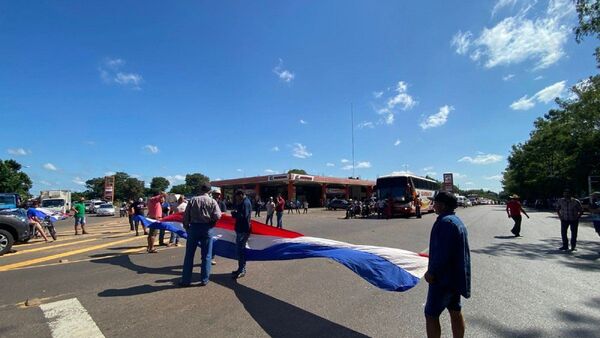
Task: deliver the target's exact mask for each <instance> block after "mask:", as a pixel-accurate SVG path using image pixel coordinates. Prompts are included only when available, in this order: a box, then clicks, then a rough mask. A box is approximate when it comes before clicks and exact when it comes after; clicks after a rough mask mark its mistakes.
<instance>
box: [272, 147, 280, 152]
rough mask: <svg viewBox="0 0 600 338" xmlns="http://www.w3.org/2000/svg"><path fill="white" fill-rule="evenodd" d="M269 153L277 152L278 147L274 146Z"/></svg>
mask: <svg viewBox="0 0 600 338" xmlns="http://www.w3.org/2000/svg"><path fill="white" fill-rule="evenodd" d="M271 151H279V147H278V146H274V147H273V148H271Z"/></svg>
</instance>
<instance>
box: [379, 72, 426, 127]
mask: <svg viewBox="0 0 600 338" xmlns="http://www.w3.org/2000/svg"><path fill="white" fill-rule="evenodd" d="M387 90H388V91H392V92H393V93H392V94H391V96H389V97H387V98H386V99H385V105H384V106H383V107H381V106H380V107H378V108H377V109H375V110H376V112H377V114H379V115H382V116H383V117H382V118H381V119H380V121H379V122H378V123H385V124H388V125H391V124H393V123H394V120H395V115H396V114H397V113H398V112H399V111H400V110H402V111H405V110H409V109H412V108H413V107H414V106H415V105H417V103H418V102H417V101H416V100H415V99H414V98H413V97H412V96H411V95H409V94H408V84H407V83H406V82H404V81H398V83H397V84H396V87H394V88H393V89H390V88H388V89H387ZM379 93H382V94H381V95H379V96H376V98H380V97H382V96H383V92H377V94H379Z"/></svg>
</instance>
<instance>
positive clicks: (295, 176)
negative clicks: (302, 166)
mask: <svg viewBox="0 0 600 338" xmlns="http://www.w3.org/2000/svg"><path fill="white" fill-rule="evenodd" d="M292 180H294V181H305V182H312V181H314V180H315V177H314V176H310V175H299V174H293V176H292Z"/></svg>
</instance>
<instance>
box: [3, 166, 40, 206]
mask: <svg viewBox="0 0 600 338" xmlns="http://www.w3.org/2000/svg"><path fill="white" fill-rule="evenodd" d="M31 186H32V183H31V179H30V178H29V176H28V175H27V174H26V173H24V172H22V171H21V164H19V163H18V162H17V161H15V160H4V161H3V160H0V192H8V193H17V194H19V195H20V196H21V198H22V199H29V198H31V195H30V194H29V189H31Z"/></svg>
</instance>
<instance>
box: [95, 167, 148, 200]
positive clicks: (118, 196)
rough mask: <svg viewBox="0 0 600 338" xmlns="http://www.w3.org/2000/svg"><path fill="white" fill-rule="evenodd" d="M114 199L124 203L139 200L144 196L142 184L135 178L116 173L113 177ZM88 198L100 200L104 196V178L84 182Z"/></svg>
mask: <svg viewBox="0 0 600 338" xmlns="http://www.w3.org/2000/svg"><path fill="white" fill-rule="evenodd" d="M114 177H115V191H114V199H115V200H116V201H124V200H127V199H132V198H139V197H142V196H144V195H145V191H144V182H143V181H140V180H138V179H137V178H133V177H130V176H129V174H127V173H124V172H117V173H116V174H115V175H114ZM85 185H86V187H87V191H86V192H85V194H86V196H87V197H88V198H102V197H103V196H104V177H96V178H92V179H89V180H87V181H86V182H85Z"/></svg>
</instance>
